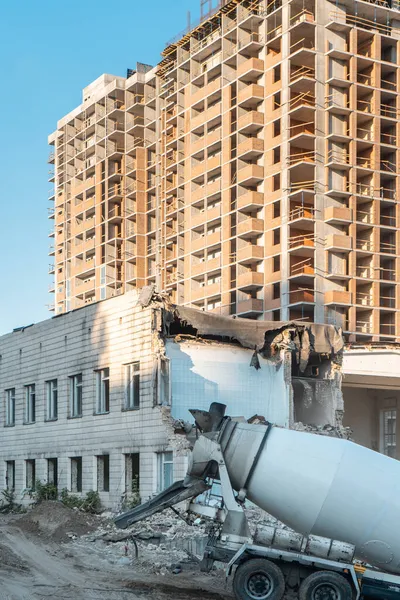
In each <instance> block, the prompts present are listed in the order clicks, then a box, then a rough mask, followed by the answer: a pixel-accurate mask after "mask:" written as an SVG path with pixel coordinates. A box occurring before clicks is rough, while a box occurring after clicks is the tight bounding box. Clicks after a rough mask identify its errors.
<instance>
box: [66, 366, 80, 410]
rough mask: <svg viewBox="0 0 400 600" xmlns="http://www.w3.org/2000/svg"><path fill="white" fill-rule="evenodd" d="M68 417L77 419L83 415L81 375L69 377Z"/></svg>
mask: <svg viewBox="0 0 400 600" xmlns="http://www.w3.org/2000/svg"><path fill="white" fill-rule="evenodd" d="M68 379H69V417H70V418H71V419H79V418H81V417H82V413H83V375H82V373H76V375H70V376H69V378H68ZM79 391H80V393H79Z"/></svg>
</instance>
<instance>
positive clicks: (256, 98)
mask: <svg viewBox="0 0 400 600" xmlns="http://www.w3.org/2000/svg"><path fill="white" fill-rule="evenodd" d="M263 100H264V88H263V86H261V85H256V84H252V85H248V86H246V87H245V88H244V89H243V90H241V91H240V92H239V94H238V105H239V106H242V107H244V108H245V107H248V108H254V107H255V106H257V105H258V104H260V103H261V102H262V101H263Z"/></svg>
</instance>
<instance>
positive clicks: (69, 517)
mask: <svg viewBox="0 0 400 600" xmlns="http://www.w3.org/2000/svg"><path fill="white" fill-rule="evenodd" d="M99 522H100V517H98V516H96V515H89V514H87V513H83V512H81V511H79V510H78V509H72V508H68V507H66V506H64V505H63V504H62V503H61V502H57V501H51V500H47V501H44V502H41V503H40V504H37V505H36V506H34V507H33V508H32V509H31V510H29V512H27V513H26V514H24V515H23V516H19V517H17V519H16V520H15V521H14V524H15V525H16V526H17V527H18V528H19V529H21V530H22V531H23V532H24V533H30V534H34V535H37V536H38V537H40V538H43V539H45V540H51V541H54V542H68V541H69V540H70V539H74V538H77V537H79V536H81V535H83V534H86V533H88V532H89V531H94V530H95V529H97V527H98V526H99Z"/></svg>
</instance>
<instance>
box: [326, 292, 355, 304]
mask: <svg viewBox="0 0 400 600" xmlns="http://www.w3.org/2000/svg"><path fill="white" fill-rule="evenodd" d="M324 302H325V304H326V305H329V304H335V305H342V306H347V305H349V304H351V303H352V302H351V292H346V291H343V290H329V292H325V297H324Z"/></svg>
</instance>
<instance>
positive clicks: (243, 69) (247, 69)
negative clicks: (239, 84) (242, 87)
mask: <svg viewBox="0 0 400 600" xmlns="http://www.w3.org/2000/svg"><path fill="white" fill-rule="evenodd" d="M263 73H264V61H263V60H261V59H260V58H249V59H248V60H246V61H245V62H244V63H242V64H241V65H239V67H238V70H237V78H238V79H240V80H241V81H245V82H251V81H256V80H257V79H258V78H259V77H260V76H261V75H262V74H263Z"/></svg>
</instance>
